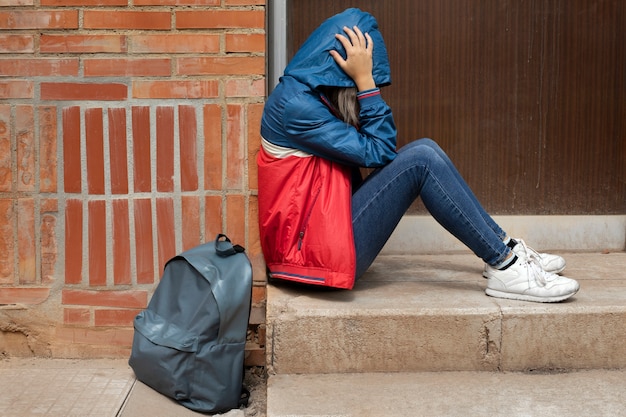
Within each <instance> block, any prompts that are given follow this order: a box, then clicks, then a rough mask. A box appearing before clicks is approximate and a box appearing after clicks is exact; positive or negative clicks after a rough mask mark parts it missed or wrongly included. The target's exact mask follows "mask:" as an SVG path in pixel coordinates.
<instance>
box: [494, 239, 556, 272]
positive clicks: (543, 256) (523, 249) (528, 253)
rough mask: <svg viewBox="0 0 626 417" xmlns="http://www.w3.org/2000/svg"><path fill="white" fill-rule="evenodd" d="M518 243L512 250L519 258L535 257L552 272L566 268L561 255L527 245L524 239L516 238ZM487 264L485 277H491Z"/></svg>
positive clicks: (543, 267)
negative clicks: (543, 251)
mask: <svg viewBox="0 0 626 417" xmlns="http://www.w3.org/2000/svg"><path fill="white" fill-rule="evenodd" d="M514 240H515V241H516V242H517V244H516V245H515V246H514V247H513V249H512V251H513V253H514V254H516V255H517V256H518V257H519V258H528V257H533V258H535V259H536V260H537V262H538V263H539V266H541V269H543V270H544V271H546V272H550V273H552V274H558V273H559V272H561V271H563V270H564V269H565V259H564V258H563V257H562V256H559V255H553V254H551V253H539V252H537V251H536V250H534V249H533V248H531V247H530V246H526V242H524V241H523V240H522V239H514ZM487 266H488V265H487V264H485V270H484V271H483V277H484V278H489V277H488V276H487Z"/></svg>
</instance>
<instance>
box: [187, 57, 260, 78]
mask: <svg viewBox="0 0 626 417" xmlns="http://www.w3.org/2000/svg"><path fill="white" fill-rule="evenodd" d="M176 71H177V74H179V75H263V74H264V73H265V58H264V57H262V56H252V57H188V58H178V60H177V62H176Z"/></svg>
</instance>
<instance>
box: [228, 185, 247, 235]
mask: <svg viewBox="0 0 626 417" xmlns="http://www.w3.org/2000/svg"><path fill="white" fill-rule="evenodd" d="M226 234H227V235H228V237H229V238H230V239H231V240H232V241H233V242H235V243H237V242H240V244H241V245H244V246H245V240H246V198H245V197H244V196H243V195H232V194H231V195H227V196H226Z"/></svg>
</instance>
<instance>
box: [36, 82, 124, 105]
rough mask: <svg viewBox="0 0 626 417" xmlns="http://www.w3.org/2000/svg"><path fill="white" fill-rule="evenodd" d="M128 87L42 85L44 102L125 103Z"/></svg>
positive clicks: (65, 84) (106, 84)
mask: <svg viewBox="0 0 626 417" xmlns="http://www.w3.org/2000/svg"><path fill="white" fill-rule="evenodd" d="M127 96H128V87H126V85H124V84H118V83H102V84H99V83H48V82H42V83H41V99H42V100H71V101H73V100H95V101H98V100H111V101H123V100H126V98H127Z"/></svg>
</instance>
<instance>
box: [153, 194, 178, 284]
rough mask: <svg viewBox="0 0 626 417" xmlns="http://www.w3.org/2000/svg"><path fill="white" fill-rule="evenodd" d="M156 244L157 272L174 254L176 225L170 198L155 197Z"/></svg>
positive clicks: (172, 203) (161, 269) (172, 202)
mask: <svg viewBox="0 0 626 417" xmlns="http://www.w3.org/2000/svg"><path fill="white" fill-rule="evenodd" d="M156 215H157V246H158V257H159V258H158V261H159V272H161V271H163V268H164V267H165V263H166V262H167V261H168V260H169V259H170V258H171V257H173V256H175V255H176V225H175V223H174V201H173V200H172V199H171V198H157V200H156Z"/></svg>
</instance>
